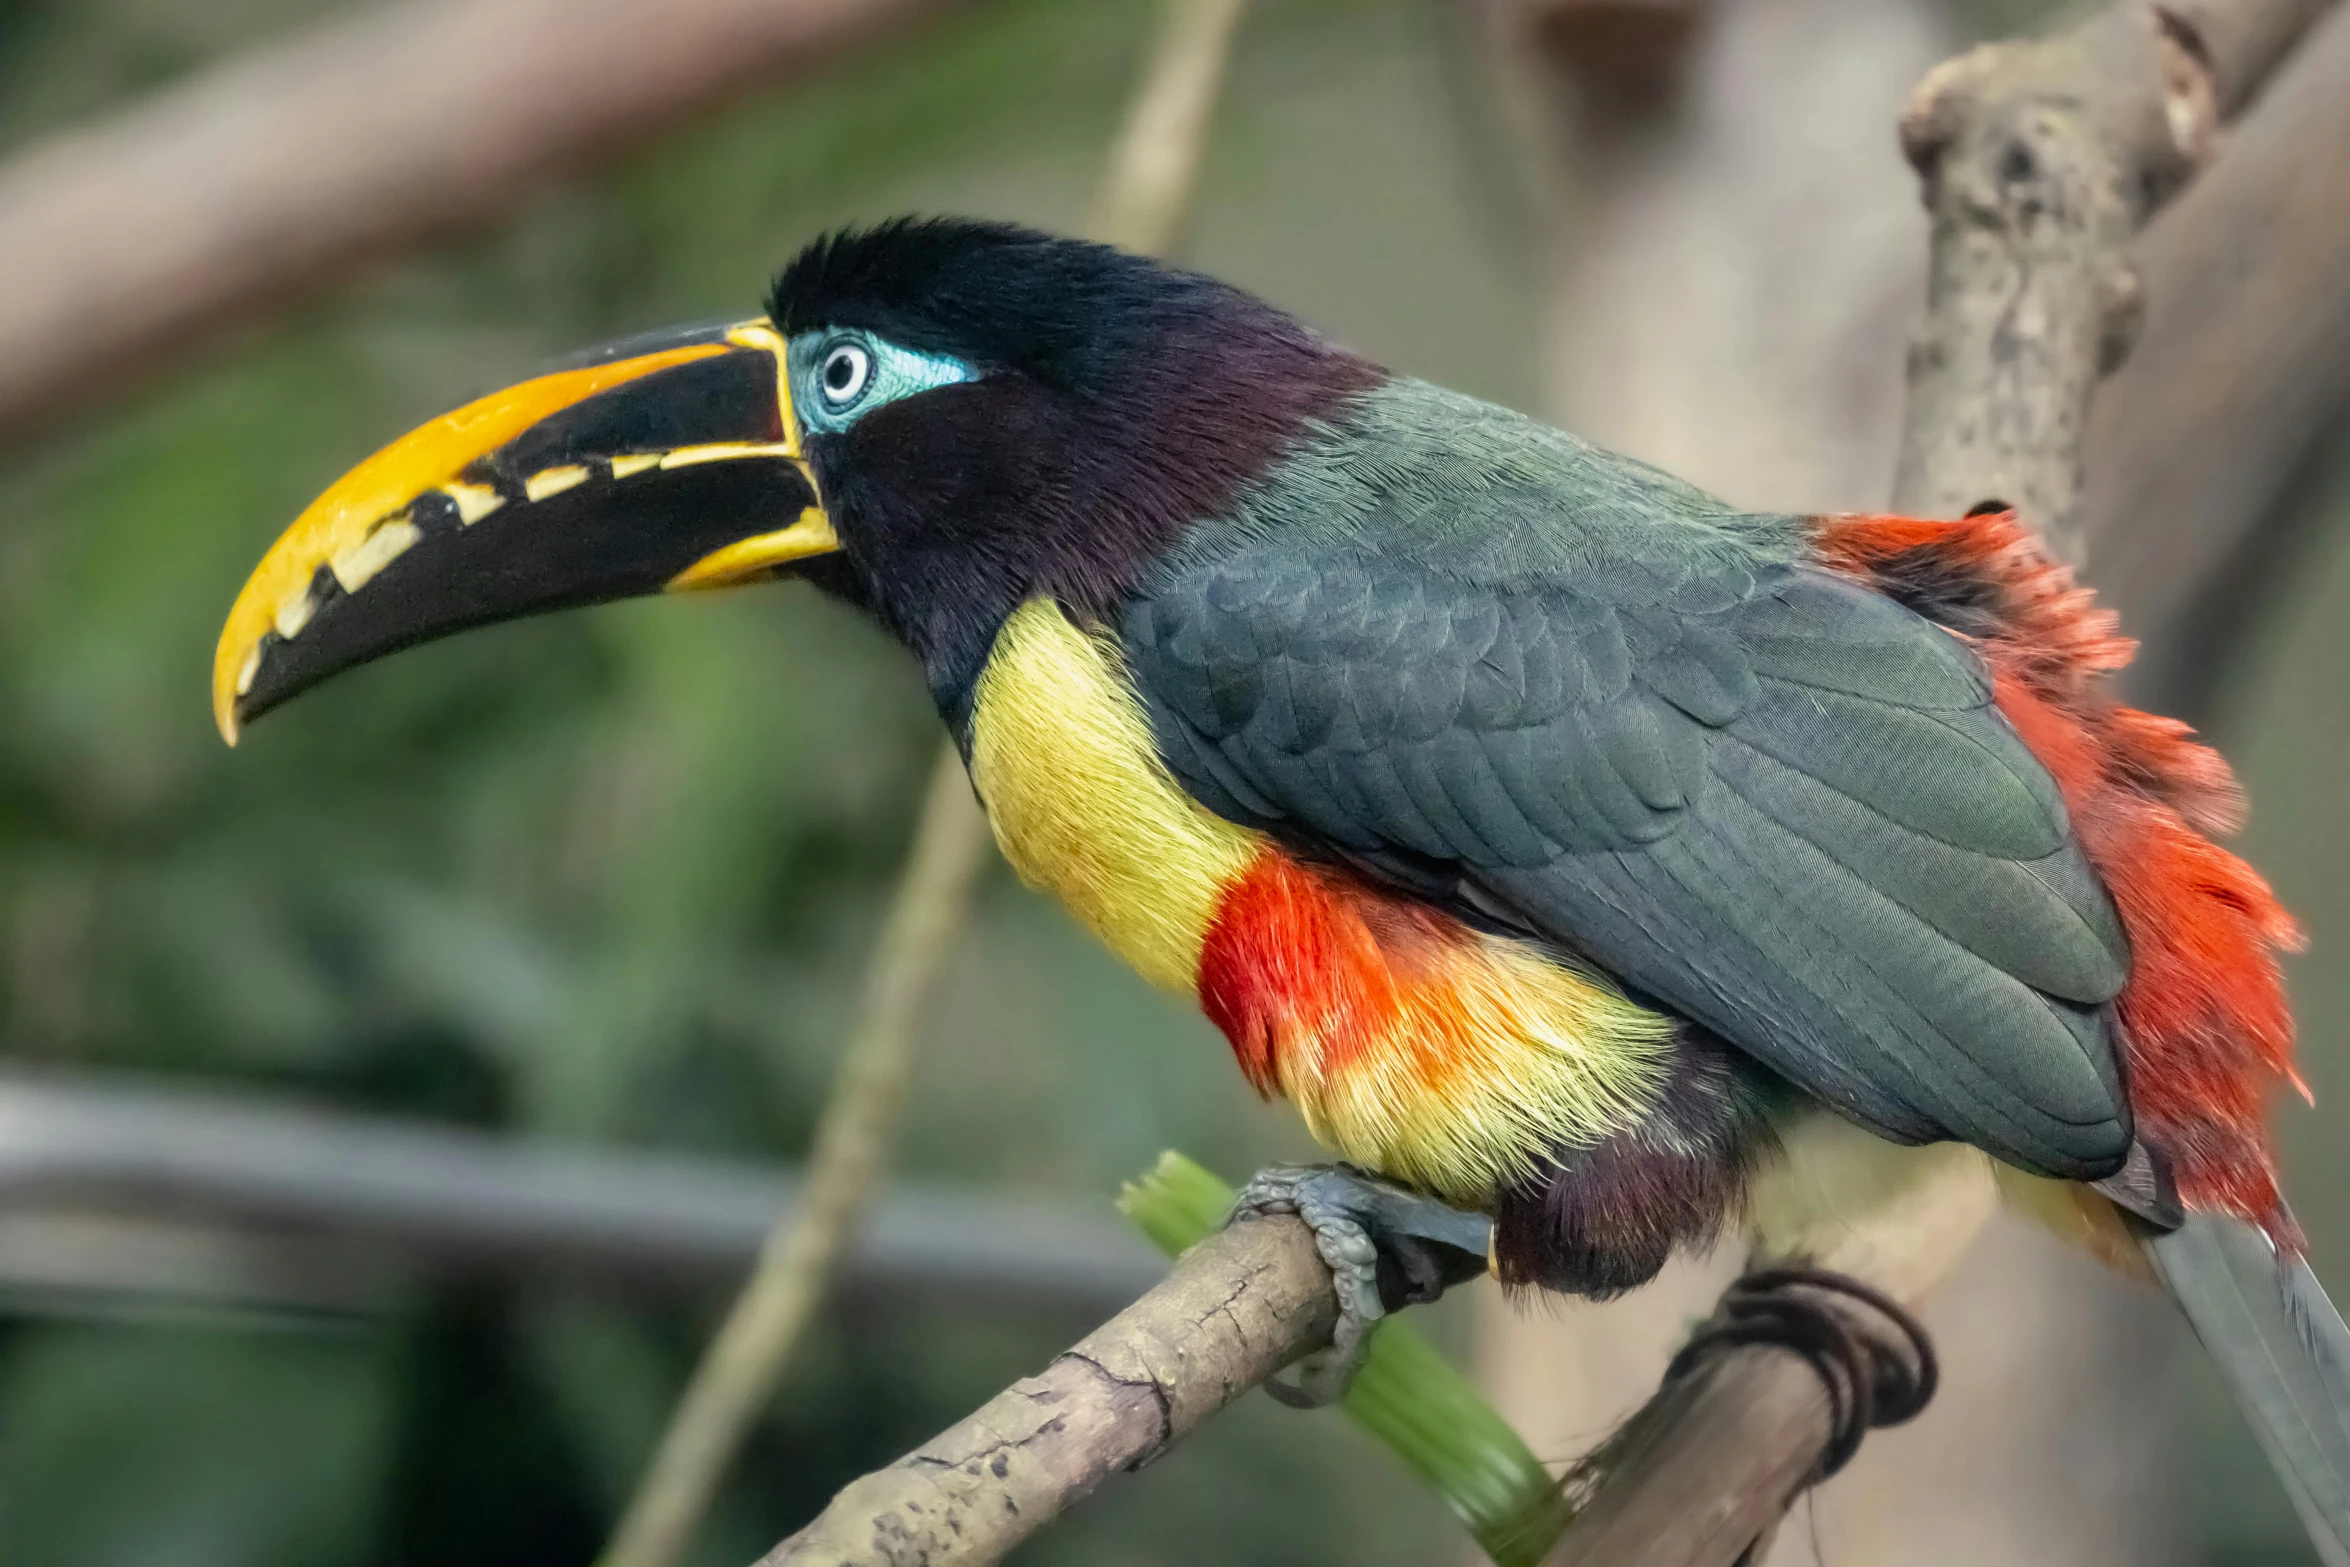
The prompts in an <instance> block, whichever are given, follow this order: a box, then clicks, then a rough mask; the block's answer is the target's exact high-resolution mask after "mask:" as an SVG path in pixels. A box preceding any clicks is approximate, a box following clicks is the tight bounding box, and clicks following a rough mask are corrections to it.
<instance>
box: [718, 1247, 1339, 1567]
mask: <svg viewBox="0 0 2350 1567" xmlns="http://www.w3.org/2000/svg"><path fill="white" fill-rule="evenodd" d="M1336 1321H1337V1303H1336V1300H1335V1298H1334V1297H1333V1296H1332V1294H1331V1290H1330V1270H1329V1269H1328V1268H1326V1267H1325V1266H1323V1263H1322V1259H1321V1256H1320V1254H1319V1253H1317V1252H1316V1251H1315V1249H1314V1242H1313V1237H1312V1236H1311V1235H1310V1234H1309V1233H1308V1232H1307V1230H1306V1228H1305V1226H1304V1225H1302V1224H1300V1223H1299V1222H1298V1221H1297V1220H1295V1219H1290V1218H1279V1219H1259V1220H1252V1221H1250V1222H1247V1223H1243V1224H1236V1225H1234V1226H1232V1227H1231V1228H1230V1229H1227V1230H1223V1231H1220V1232H1218V1233H1217V1234H1215V1235H1213V1236H1211V1237H1209V1238H1208V1239H1207V1240H1205V1241H1202V1242H1201V1243H1200V1244H1199V1245H1197V1246H1195V1247H1193V1248H1192V1249H1191V1250H1190V1251H1189V1252H1186V1253H1185V1254H1184V1256H1183V1259H1182V1260H1181V1261H1179V1262H1178V1263H1176V1265H1175V1270H1174V1271H1173V1272H1172V1273H1170V1274H1169V1275H1168V1276H1167V1279H1166V1282H1164V1283H1162V1284H1160V1285H1159V1286H1158V1287H1157V1288H1155V1289H1153V1290H1152V1291H1151V1292H1150V1293H1149V1294H1147V1295H1145V1296H1143V1298H1142V1299H1141V1300H1139V1301H1137V1302H1135V1303H1134V1304H1133V1305H1132V1306H1130V1307H1128V1308H1127V1309H1126V1310H1124V1311H1122V1312H1120V1313H1119V1314H1118V1315H1117V1316H1115V1317H1113V1318H1111V1319H1110V1320H1109V1321H1108V1322H1106V1323H1104V1324H1103V1325H1102V1326H1101V1327H1100V1328H1099V1329H1097V1330H1096V1331H1095V1332H1094V1333H1092V1334H1090V1335H1089V1336H1087V1337H1086V1338H1085V1339H1083V1340H1081V1341H1080V1342H1078V1343H1077V1344H1076V1345H1075V1346H1073V1347H1072V1348H1071V1349H1070V1350H1069V1351H1068V1352H1067V1353H1065V1354H1063V1355H1062V1356H1061V1357H1060V1358H1059V1359H1057V1360H1055V1361H1054V1362H1053V1363H1052V1364H1051V1365H1049V1366H1047V1367H1046V1368H1045V1369H1044V1370H1043V1372H1041V1373H1040V1374H1038V1375H1036V1376H1033V1377H1029V1378H1027V1379H1025V1380H1024V1381H1021V1382H1017V1383H1014V1384H1013V1385H1012V1386H1011V1387H1010V1388H1008V1389H1006V1390H1005V1391H1004V1392H1002V1393H1000V1394H998V1395H997V1396H996V1397H995V1398H994V1399H992V1400H990V1401H989V1402H988V1403H987V1404H986V1405H985V1406H984V1407H982V1408H981V1409H980V1410H979V1411H978V1412H977V1413H976V1414H973V1415H972V1416H971V1417H970V1418H968V1419H966V1420H963V1421H961V1422H959V1423H958V1424H956V1425H954V1426H951V1427H949V1428H948V1429H947V1430H946V1431H944V1432H941V1433H940V1434H939V1435H938V1436H937V1437H936V1438H934V1439H932V1440H931V1441H929V1442H926V1443H924V1444H923V1445H922V1446H920V1447H918V1448H916V1449H915V1450H914V1451H913V1452H911V1453H908V1454H907V1455H906V1456H905V1457H903V1458H901V1459H899V1460H898V1461H897V1462H896V1463H894V1464H892V1465H890V1466H889V1467H888V1468H887V1469H883V1470H879V1471H877V1472H876V1473H873V1474H869V1475H867V1476H865V1477H864V1478H863V1479H861V1480H858V1481H855V1482H853V1483H852V1484H850V1485H849V1486H848V1487H847V1488H846V1489H845V1490H843V1491H842V1492H841V1493H840V1494H839V1495H838V1496H836V1497H834V1498H833V1499H832V1504H831V1505H830V1506H828V1507H827V1508H825V1510H824V1511H823V1512H822V1513H821V1514H820V1515H818V1517H817V1518H816V1520H815V1522H813V1523H811V1524H809V1525H808V1526H807V1527H806V1528H805V1529H802V1530H801V1531H800V1532H799V1533H797V1534H795V1535H793V1536H792V1537H791V1538H790V1539H788V1540H786V1541H784V1542H783V1543H782V1544H781V1545H779V1546H777V1547H776V1548H775V1549H774V1550H773V1551H771V1552H769V1553H768V1555H767V1556H765V1557H764V1558H762V1560H761V1563H760V1567H851V1564H855V1567H882V1564H888V1563H898V1562H921V1563H923V1564H924V1567H967V1564H973V1563H981V1562H993V1561H996V1560H998V1559H999V1558H1001V1557H1002V1556H1003V1555H1004V1554H1005V1553H1006V1552H1007V1551H1009V1550H1011V1549H1012V1547H1013V1546H1015V1545H1017V1544H1019V1543H1020V1541H1022V1540H1024V1539H1026V1538H1027V1537H1028V1536H1029V1535H1031V1534H1034V1533H1035V1532H1036V1531H1037V1530H1038V1529H1041V1528H1042V1527H1044V1526H1045V1525H1046V1524H1048V1523H1050V1522H1051V1521H1052V1520H1053V1519H1055V1518H1057V1517H1059V1516H1060V1515H1061V1513H1063V1512H1064V1511H1066V1510H1067V1509H1068V1508H1069V1506H1070V1505H1071V1504H1072V1503H1075V1502H1077V1501H1079V1500H1081V1499H1082V1498H1084V1497H1086V1496H1088V1495H1090V1494H1092V1492H1093V1490H1094V1489H1095V1487H1097V1486H1099V1485H1100V1484H1101V1483H1102V1482H1103V1481H1104V1480H1106V1479H1108V1478H1109V1477H1110V1476H1111V1475H1113V1474H1118V1473H1122V1472H1124V1471H1128V1470H1133V1469H1139V1468H1141V1467H1142V1466H1143V1465H1144V1464H1146V1463H1149V1462H1150V1461H1151V1460H1152V1459H1154V1458H1156V1457H1158V1456H1159V1454H1161V1453H1163V1452H1165V1451H1166V1450H1167V1448H1168V1447H1170V1446H1172V1445H1173V1444H1174V1443H1175V1442H1176V1441H1178V1440H1180V1439H1181V1438H1182V1437H1184V1436H1185V1435H1186V1434H1188V1433H1189V1432H1190V1431H1191V1430H1192V1428H1193V1427H1195V1426H1197V1425H1198V1424H1199V1423H1200V1422H1201V1421H1203V1420H1205V1419H1207V1417H1208V1416H1210V1415H1212V1414H1214V1413H1215V1412H1216V1411H1217V1410H1219V1409H1222V1408H1223V1407H1224V1406H1225V1405H1226V1404H1229V1403H1231V1402H1232V1401H1233V1400H1234V1399H1236V1398H1238V1397H1239V1396H1240V1395H1241V1394H1243V1393H1245V1392H1247V1391H1248V1390H1249V1389H1250V1388H1253V1387H1255V1386H1256V1385H1257V1384H1258V1383H1260V1382H1262V1381H1264V1380H1265V1378H1267V1377H1269V1376H1271V1375H1272V1374H1273V1373H1274V1372H1276V1371H1278V1370H1280V1369H1281V1368H1282V1367H1283V1366H1285V1365H1287V1364H1289V1363H1290V1362H1291V1361H1292V1360H1295V1359H1296V1358H1297V1357H1298V1356H1299V1355H1300V1354H1302V1353H1304V1352H1305V1351H1306V1350H1308V1349H1310V1348H1312V1347H1313V1346H1315V1345H1317V1344H1321V1343H1326V1342H1328V1340H1329V1337H1330V1330H1331V1327H1332V1326H1333V1325H1334V1324H1335V1323H1336Z"/></svg>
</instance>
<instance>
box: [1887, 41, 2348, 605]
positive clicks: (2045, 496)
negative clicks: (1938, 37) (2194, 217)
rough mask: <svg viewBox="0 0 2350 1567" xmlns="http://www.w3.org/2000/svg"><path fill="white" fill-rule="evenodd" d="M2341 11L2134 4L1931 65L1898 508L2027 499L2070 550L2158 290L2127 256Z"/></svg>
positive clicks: (1922, 130) (1958, 507) (1918, 99)
mask: <svg viewBox="0 0 2350 1567" xmlns="http://www.w3.org/2000/svg"><path fill="white" fill-rule="evenodd" d="M2330 6H2331V0H2265V3H2260V0H2233V3H2230V0H2176V3H2170V4H2162V5H2154V4H2147V3H2144V0H2128V3H2125V4H2122V5H2117V6H2113V7H2111V8H2109V9H2107V10H2104V11H2101V12H2099V13H2097V14H2096V15H2094V16H2092V17H2090V18H2089V19H2088V20H2087V21H2085V22H2082V23H2080V24H2079V25H2078V26H2076V27H2073V28H2072V29H2070V30H2068V31H2065V32H2062V33H2058V34H2055V35H2053V36H2051V37H2047V38H2038V39H2030V40H2023V41H2016V42H2008V43H1996V44H1986V45H1984V46H1982V47H1981V48H1978V49H1975V50H1972V51H1970V52H1969V53H1967V54H1964V55H1961V56H1959V57H1958V58H1957V59H1955V60H1951V61H1949V62H1947V63H1946V64H1944V65H1942V66H1940V67H1938V68H1936V69H1935V70H1934V71H1933V72H1931V73H1930V74H1929V75H1928V76H1927V77H1926V79H1925V80H1924V81H1923V82H1921V83H1920V84H1919V86H1918V89H1917V92H1916V94H1915V95H1914V96H1913V98H1912V99H1911V101H1910V106H1909V108H1908V110H1907V111H1906V112H1905V113H1904V114H1903V115H1902V119H1901V143H1902V150H1903V151H1904V152H1906V153H1907V154H1908V156H1909V160H1910V162H1911V163H1912V164H1913V165H1915V167H1916V168H1917V171H1918V173H1919V175H1920V177H1921V178H1922V179H1923V180H1924V181H1925V195H1926V206H1927V209H1928V211H1929V212H1930V213H1931V214H1932V216H1933V224H1934V246H1933V261H1932V264H1931V268H1930V271H1929V273H1928V281H1927V306H1928V318H1927V322H1926V325H1925V327H1924V329H1923V330H1922V331H1921V332H1920V333H1919V335H1918V338H1917V340H1916V342H1915V343H1914V345H1913V346H1912V347H1911V350H1910V367H1909V369H1910V374H1909V398H1910V412H1909V417H1908V419H1907V421H1906V423H1905V425H1904V431H1903V438H1902V446H1901V462H1900V467H1899V469H1898V470H1897V472H1896V477H1895V480H1894V504H1895V506H1896V507H1897V508H1899V509H1901V510H1905V511H1910V512H1914V513H1917V514H1919V515H1922V516H1945V515H1948V516H1955V515H1957V514H1958V513H1960V512H1963V511H1966V510H1967V509H1969V508H1970V507H1973V506H1975V505H1978V504H1980V503H1982V502H1984V501H1987V500H1999V501H2005V502H2008V503H2011V504H2013V505H2015V506H2016V507H2018V508H2019V509H2020V510H2021V511H2022V512H2023V513H2024V514H2025V516H2027V517H2029V518H2030V519H2032V520H2033V521H2034V522H2035V523H2037V524H2038V525H2039V526H2040V527H2041V528H2042V529H2043V530H2044V531H2045V532H2046V533H2047V534H2048V536H2049V538H2050V539H2051V540H2052V541H2053V542H2054V543H2055V544H2056V545H2057V547H2058V548H2059V549H2060V550H2061V551H2062V552H2063V553H2065V554H2066V555H2068V556H2070V557H2072V558H2075V559H2078V558H2079V557H2080V556H2081V554H2082V546H2081V535H2080V527H2079V520H2078V517H2077V514H2076V513H2077V507H2076V504H2075V501H2076V497H2077V494H2078V492H2079V489H2080V475H2081V451H2082V442H2083V438H2084V434H2085V432H2086V429H2087V425H2088V418H2089V404H2090V399H2091V398H2092V396H2093V395H2094V394H2095V392H2096V390H2097V384H2098V382H2099V381H2101V380H2102V379H2103V378H2104V377H2105V376H2106V375H2107V374H2109V373H2111V372H2112V370H2113V369H2114V368H2116V367H2117V366H2118V365H2119V364H2120V363H2121V361H2122V359H2123V358H2125V357H2126V356H2127V355H2128V353H2129V350H2130V347H2131V344H2132V342H2133V341H2134V339H2135V337H2136V335H2137V331H2138V327H2139V324H2140V319H2141V316H2142V313H2143V299H2144V294H2143V290H2142V288H2141V286H2140V282H2139V278H2138V273H2137V270H2136V268H2135V266H2134V265H2133V263H2132V261H2131V259H2130V256H2129V254H2128V246H2129V244H2130V242H2131V241H2132V240H2133V239H2134V238H2135V237H2136V236H2137V233H2138V231H2139V230H2140V229H2141V228H2143V227H2144V226H2145V223H2146V220H2147V219H2148V218H2149V217H2151V216H2152V215H2153V214H2154V212H2155V211H2156V210H2158V209H2159V208H2160V207H2161V206H2162V205H2163V203H2165V202H2166V201H2168V200H2169V199H2170V198H2171V197H2172V196H2173V195H2174V194H2176V193H2177V192H2178V191H2179V190H2180V189H2181V188H2182V187H2183V186H2184V185H2185V184H2186V182H2187V181H2188V180H2189V179H2190V178H2192V177H2193V175H2194V173H2195V171H2196V170H2198V169H2199V168H2201V167H2202V166H2203V164H2204V163H2205V162H2206V161H2208V160H2209V159H2210V157H2211V155H2212V153H2213V152H2214V150H2215V149H2216V147H2217V145H2218V141H2219V131H2220V127H2221V125H2222V124H2223V123H2225V122H2226V121H2227V120H2229V119H2232V118H2233V117H2234V116H2235V115H2236V114H2237V113H2238V112H2239V111H2240V110H2242V109H2243V108H2244V107H2245V106H2246V105H2248V104H2249V103H2250V102H2251V100H2252V99H2253V97H2254V96H2256V95H2257V93H2258V91H2259V89H2260V87H2261V86H2262V85H2263V84H2264V83H2265V82H2266V81H2267V79H2268V77H2269V74H2270V73H2271V71H2273V70H2274V68H2275V67H2276V65H2277V64H2278V63H2279V62H2280V61H2281V60H2282V59H2283V58H2284V56H2285V54H2286V53H2287V51H2289V50H2290V49H2291V47H2292V45H2293V44H2294V43H2296V42H2297V41H2298V40H2299V39H2300V37H2301V36H2302V34H2303V33H2304V32H2306V31H2307V29H2308V28H2309V26H2310V25H2311V24H2312V23H2313V22H2315V21H2316V19H2317V18H2318V17H2319V16H2320V15H2321V14H2323V13H2324V12H2325V11H2327V10H2328V9H2329V8H2330Z"/></svg>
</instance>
